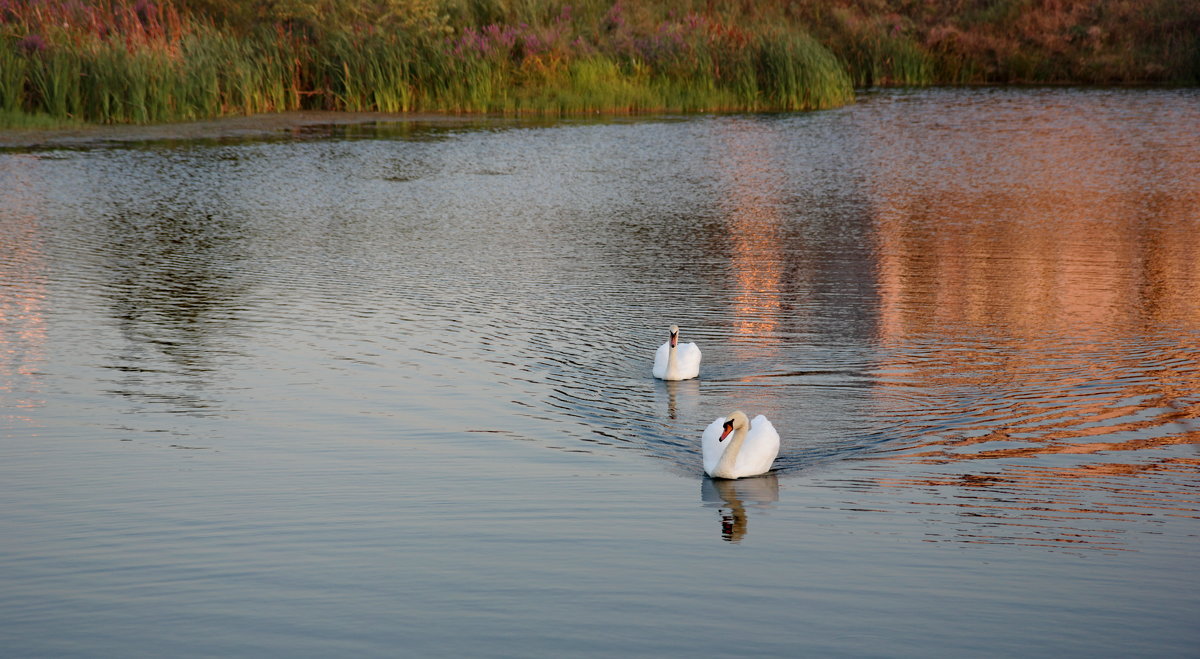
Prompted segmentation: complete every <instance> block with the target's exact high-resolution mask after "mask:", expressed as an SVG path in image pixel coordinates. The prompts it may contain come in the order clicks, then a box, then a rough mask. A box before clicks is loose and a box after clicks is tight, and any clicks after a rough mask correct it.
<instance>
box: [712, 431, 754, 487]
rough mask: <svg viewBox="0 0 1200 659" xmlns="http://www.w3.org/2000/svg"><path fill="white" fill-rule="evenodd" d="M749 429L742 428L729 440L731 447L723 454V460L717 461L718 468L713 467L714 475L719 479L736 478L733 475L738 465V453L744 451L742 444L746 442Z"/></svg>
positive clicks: (726, 448) (734, 432)
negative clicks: (734, 467) (735, 466)
mask: <svg viewBox="0 0 1200 659" xmlns="http://www.w3.org/2000/svg"><path fill="white" fill-rule="evenodd" d="M746 434H747V428H746V427H745V426H742V427H741V428H738V429H736V430H734V431H733V437H730V438H729V446H726V447H725V452H724V453H721V459H720V460H717V466H716V467H713V473H712V475H713V476H715V477H717V478H736V477H735V476H734V475H733V466H734V465H735V464H737V457H738V453H741V451H742V443H743V442H745V441H746Z"/></svg>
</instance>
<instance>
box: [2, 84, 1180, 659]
mask: <svg viewBox="0 0 1200 659" xmlns="http://www.w3.org/2000/svg"><path fill="white" fill-rule="evenodd" d="M1197 126H1200V93H1198V92H1197V91H1195V90H1134V91H1127V90H1122V91H1112V90H1069V89H1054V90H1041V89H1024V90H924V91H917V92H880V93H869V94H864V95H863V96H862V97H861V98H860V99H859V102H858V103H856V104H855V105H853V106H850V107H846V108H843V109H838V110H832V111H825V112H815V113H807V114H779V115H741V116H695V117H648V118H630V119H606V120H586V121H585V120H564V121H558V122H531V121H508V120H472V121H466V120H464V121H458V120H447V119H443V120H429V121H419V120H394V121H387V120H379V121H371V122H364V123H342V124H337V125H304V126H301V127H296V128H294V129H292V130H287V131H282V130H281V131H274V132H271V131H267V132H264V133H262V134H260V135H257V136H245V135H238V136H224V137H213V138H208V139H203V138H190V137H189V138H188V139H136V137H135V138H134V139H128V138H126V139H119V140H103V139H92V140H88V139H83V140H80V141H77V142H75V143H71V144H68V145H62V144H59V145H42V146H37V145H25V146H19V147H10V148H8V149H5V150H3V151H0V190H2V193H0V245H3V247H2V248H0V529H2V533H0V583H3V584H4V587H3V588H2V589H0V647H2V648H4V649H5V650H4V652H3V654H5V655H8V656H21V657H35V656H55V657H68V656H124V657H134V656H293V657H301V656H319V657H325V656H396V655H406V656H431V655H432V656H564V655H567V656H578V655H642V656H645V655H656V656H664V655H665V656H697V655H714V656H722V655H735V654H737V655H747V654H748V655H772V656H782V655H786V656H852V657H853V656H890V657H926V656H985V655H986V656H997V655H1000V656H1011V655H1021V656H1054V657H1063V656H1088V657H1095V656H1189V655H1190V656H1195V653H1196V650H1197V648H1198V647H1200V625H1197V624H1196V621H1197V619H1198V618H1200V570H1197V569H1196V563H1197V559H1198V558H1200V478H1198V476H1200V451H1198V445H1200V423H1198V421H1197V417H1198V416H1200V298H1198V296H1197V291H1198V290H1200V258H1198V255H1200V131H1197ZM671 324H678V325H680V326H681V328H682V339H683V340H684V341H695V342H697V343H698V344H699V345H700V347H701V349H702V350H703V353H704V361H703V365H702V368H701V376H700V378H699V379H697V380H691V381H686V382H676V383H664V382H661V381H656V380H654V379H653V378H652V377H651V376H650V366H651V362H652V359H653V353H654V350H655V348H656V347H657V346H658V345H659V344H661V343H662V342H663V341H665V340H666V335H667V327H668V326H669V325H671ZM734 409H743V410H745V411H746V412H748V413H750V414H751V415H752V416H753V415H755V414H765V415H766V416H767V417H768V418H770V419H771V420H772V422H773V423H774V425H775V427H776V428H778V429H779V431H780V433H781V435H782V437H783V440H782V443H783V446H782V451H781V454H780V456H779V459H778V460H777V461H776V463H775V470H774V471H773V472H772V473H771V474H770V475H768V476H765V477H761V478H753V479H744V480H739V481H711V480H709V479H707V478H706V477H705V476H704V474H703V471H702V468H701V466H700V454H699V436H700V432H701V430H702V429H703V428H704V427H705V426H706V425H707V424H708V423H709V422H710V421H712V419H714V418H716V417H718V416H724V415H726V414H727V413H729V412H730V411H732V410H734Z"/></svg>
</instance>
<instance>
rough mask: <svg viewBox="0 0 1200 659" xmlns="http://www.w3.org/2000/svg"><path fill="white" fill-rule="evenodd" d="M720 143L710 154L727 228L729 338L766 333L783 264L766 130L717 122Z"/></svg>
mask: <svg viewBox="0 0 1200 659" xmlns="http://www.w3.org/2000/svg"><path fill="white" fill-rule="evenodd" d="M722 133H723V134H722V135H721V140H720V144H721V145H722V147H723V149H722V151H721V153H719V154H718V156H719V157H717V158H715V159H714V167H715V169H716V171H717V172H718V173H719V174H720V175H721V176H722V179H723V182H724V187H723V190H722V193H723V196H722V204H723V206H724V208H723V211H724V214H725V221H726V226H727V231H726V232H725V235H724V236H723V239H724V240H725V241H726V244H725V245H723V246H722V251H723V252H725V253H727V254H728V256H729V261H730V267H731V269H732V273H733V277H734V279H735V282H736V284H737V291H736V293H735V294H734V295H733V298H732V301H733V319H734V320H733V331H734V336H733V337H732V338H733V339H734V340H735V341H737V340H738V339H741V340H743V341H745V340H753V339H756V338H760V337H763V336H769V335H771V334H772V333H774V332H775V331H776V330H777V329H778V328H779V323H780V317H781V314H782V299H783V294H784V268H785V263H786V256H785V253H784V250H783V240H782V236H781V232H782V229H781V225H782V222H783V217H782V215H781V213H780V210H779V209H780V200H779V199H778V198H777V196H778V195H779V192H780V189H779V183H778V181H777V179H776V177H775V175H774V172H778V171H779V167H775V166H773V165H772V162H771V149H770V142H771V132H770V129H769V128H768V127H764V126H762V125H761V124H759V123H758V122H754V121H737V122H728V123H726V124H722Z"/></svg>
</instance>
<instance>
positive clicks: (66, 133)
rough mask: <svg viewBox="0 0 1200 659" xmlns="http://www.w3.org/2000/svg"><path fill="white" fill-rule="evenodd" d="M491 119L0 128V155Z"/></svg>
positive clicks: (272, 118) (315, 118) (349, 115)
mask: <svg viewBox="0 0 1200 659" xmlns="http://www.w3.org/2000/svg"><path fill="white" fill-rule="evenodd" d="M490 118H493V117H492V115H456V114H437V113H417V114H413V113H400V112H395V113H392V112H342V111H337V110H295V111H288V112H266V113H261V114H254V115H249V116H227V117H216V118H213V119H200V120H196V121H181V122H169V123H156V124H83V125H79V126H70V127H64V128H17V129H0V150H19V149H36V148H70V147H84V146H97V145H103V144H108V143H134V142H155V141H172V140H181V141H186V140H209V139H211V140H226V139H240V138H262V137H269V136H273V135H283V134H285V133H288V132H295V131H303V130H305V129H308V128H312V127H315V126H352V125H357V124H369V123H375V122H381V121H383V122H390V123H405V122H414V123H415V122H446V123H454V122H468V121H479V120H481V119H490Z"/></svg>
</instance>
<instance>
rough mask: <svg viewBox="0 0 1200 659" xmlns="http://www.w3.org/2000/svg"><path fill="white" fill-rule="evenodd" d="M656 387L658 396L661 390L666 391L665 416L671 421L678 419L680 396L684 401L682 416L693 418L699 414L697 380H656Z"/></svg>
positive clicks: (698, 382)
mask: <svg viewBox="0 0 1200 659" xmlns="http://www.w3.org/2000/svg"><path fill="white" fill-rule="evenodd" d="M657 388H658V391H657V394H658V397H659V398H661V397H662V393H663V391H664V390H665V391H666V398H667V416H668V417H669V418H670V419H671V420H672V421H678V420H679V417H680V405H679V401H680V398H681V397H682V400H683V403H684V405H683V407H684V409H683V412H684V414H683V417H684V418H695V417H696V416H697V415H698V414H699V408H698V406H697V401H698V400H699V394H700V381H699V380H658V387H657Z"/></svg>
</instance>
